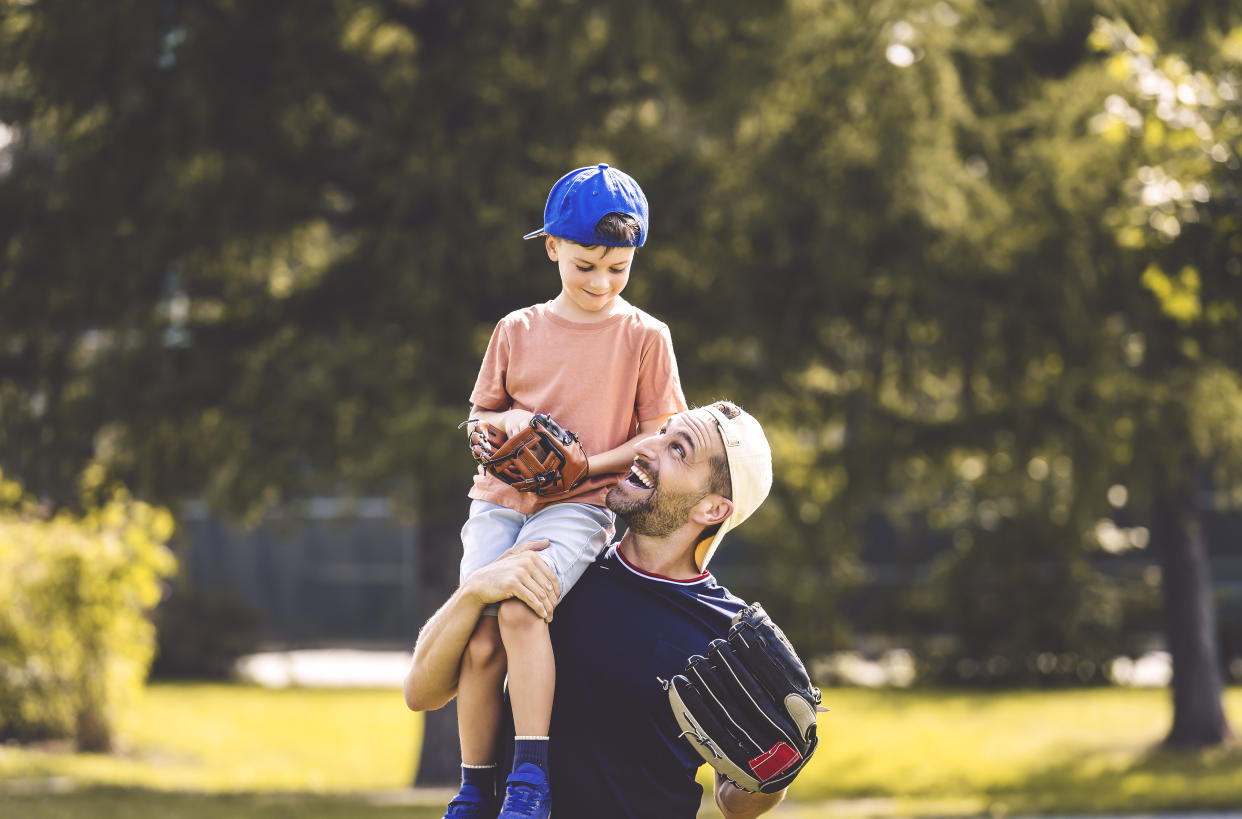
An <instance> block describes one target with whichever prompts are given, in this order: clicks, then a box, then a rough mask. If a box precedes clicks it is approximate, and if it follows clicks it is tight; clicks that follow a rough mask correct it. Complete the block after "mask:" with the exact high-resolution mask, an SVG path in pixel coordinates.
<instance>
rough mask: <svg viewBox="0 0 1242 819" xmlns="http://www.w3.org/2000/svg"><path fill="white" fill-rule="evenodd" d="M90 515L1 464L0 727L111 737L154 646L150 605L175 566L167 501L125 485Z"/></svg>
mask: <svg viewBox="0 0 1242 819" xmlns="http://www.w3.org/2000/svg"><path fill="white" fill-rule="evenodd" d="M101 477H102V470H101V469H99V468H92V469H88V471H87V472H86V474H85V483H86V488H87V490H88V492H87V496H86V501H85V505H86V507H87V511H86V512H85V513H83V514H82V515H74V514H71V513H68V512H61V513H58V514H55V515H49V514H48V512H47V509H46V508H45V507H43V506H41V505H40V504H39V503H37V502H36V501H35V500H34V499H32V498H30V497H28V496H26V495H25V493H24V492H23V490H22V487H21V486H20V485H19V484H18V483H17V482H15V481H12V480H9V479H7V478H5V477H4V476H3V475H0V578H3V580H2V581H0V736H3V737H6V738H16V739H20V740H31V739H46V738H60V737H71V738H73V739H74V741H75V742H76V744H77V747H78V748H79V749H80V750H84V751H107V750H110V749H111V747H112V738H113V726H114V724H115V717H116V714H117V713H118V712H120V711H121V710H122V709H124V708H125V707H126V706H127V705H128V704H129V703H130V702H132V700H133V698H134V697H135V696H136V695H137V694H138V693H139V692H140V691H141V688H142V684H143V682H144V681H145V680H146V676H147V669H148V668H149V667H150V664H151V659H152V656H153V653H154V648H155V628H154V626H153V625H152V623H151V620H150V612H151V609H152V608H154V606H155V604H156V603H158V602H159V600H160V596H161V593H162V585H161V583H162V581H163V580H164V579H165V578H166V577H168V576H169V575H170V574H171V573H172V572H173V571H174V569H175V566H176V562H175V560H174V558H173V555H172V552H171V551H169V549H168V548H167V547H166V546H165V544H166V542H167V541H168V539H169V537H170V536H171V535H172V531H173V519H172V516H171V515H170V514H169V513H168V511H167V510H165V509H160V508H158V507H153V506H149V505H147V504H145V503H141V502H138V501H135V500H133V499H132V498H130V497H129V496H128V495H127V494H126V493H124V492H116V493H113V494H111V495H110V496H106V497H100V498H99V499H98V500H96V499H95V496H96V495H99V493H98V492H97V491H96V490H97V489H98V487H97V486H96V485H95V482H96V481H98V480H99V479H100V478H101Z"/></svg>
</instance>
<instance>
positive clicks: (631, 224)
mask: <svg viewBox="0 0 1242 819" xmlns="http://www.w3.org/2000/svg"><path fill="white" fill-rule="evenodd" d="M641 233H642V228H640V227H639V225H638V220H637V219H635V218H634V217H633V216H627V215H626V214H624V213H606V214H604V217H603V218H602V219H600V220H599V221H598V222H596V223H595V235H596V236H599V238H601V239H605V240H607V241H609V242H619V243H620V244H621V245H622V246H623V247H629V246H631V245H634V244H635V243H636V242H637V241H638V237H639V236H640V235H641ZM558 238H560V237H558ZM562 241H565V242H573V244H575V245H579V246H581V247H585V248H593V247H598V245H587V244H583V243H582V242H576V241H574V240H573V239H563V238H562Z"/></svg>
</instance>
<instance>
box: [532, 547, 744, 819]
mask: <svg viewBox="0 0 1242 819" xmlns="http://www.w3.org/2000/svg"><path fill="white" fill-rule="evenodd" d="M745 605H746V604H745V603H744V602H743V601H742V600H740V599H738V598H737V597H735V596H733V595H732V594H731V593H730V592H729V590H728V589H725V588H724V587H722V586H720V585H719V584H718V583H717V582H716V579H715V578H714V577H713V576H712V575H711V574H710V573H707V572H704V573H703V574H702V575H701V576H699V577H698V578H695V579H694V580H689V581H678V580H670V579H668V578H664V577H659V576H657V575H652V574H648V573H646V572H643V571H641V570H639V569H637V568H635V567H634V566H632V565H630V564H629V563H627V562H626V561H625V559H624V558H623V557H622V556H621V555H620V553H619V552H618V551H617V549H616V547H615V546H613V547H609V548H608V549H606V550H605V551H604V553H603V554H602V555H601V556H600V558H599V559H598V560H597V561H596V562H595V563H594V564H592V565H591V566H590V568H588V569H587V571H586V573H585V574H584V575H583V576H582V579H581V580H579V581H578V583H577V585H575V586H574V588H573V589H572V590H571V591H570V593H569V594H568V595H566V596H565V599H564V600H563V601H561V603H560V605H559V606H557V609H556V614H555V616H554V618H553V620H552V625H551V635H552V646H553V649H554V651H555V654H556V699H555V701H554V704H553V709H552V730H551V734H550V736H551V744H550V747H549V753H550V757H549V765H550V768H551V771H550V773H551V780H552V806H553V809H554V813H555V814H556V815H557V816H558V817H561V819H613V818H614V817H616V819H629V818H630V817H642V818H643V819H651V817H660V819H680V817H685V819H693V817H694V816H695V815H696V814H697V813H698V810H699V807H700V804H701V802H702V798H703V789H702V787H700V786H699V784H698V783H697V782H696V781H695V779H694V777H695V772H696V770H697V769H698V767H699V766H700V765H701V764H702V762H703V760H702V759H701V758H700V757H699V755H698V754H697V753H695V751H694V750H693V749H692V748H691V747H690V744H689V743H688V742H687V741H686V740H685V739H683V738H681V737H680V733H681V729H680V728H679V727H678V726H677V722H676V720H674V718H673V714H672V709H671V708H670V707H669V703H668V694H667V693H666V692H665V690H664V688H663V687H662V686H661V685H660V682H659V679H665V680H667V679H669V678H670V677H672V676H673V675H674V674H678V673H680V672H681V670H682V669H683V668H684V667H685V664H686V660H687V659H688V658H689V657H690V655H692V654H705V653H706V652H707V645H708V643H710V642H711V641H712V640H713V639H715V638H717V637H724V636H725V635H726V634H727V633H728V630H729V625H730V623H731V621H732V619H733V616H734V615H735V614H737V613H738V612H739V611H741V610H742V609H743V608H744V607H745Z"/></svg>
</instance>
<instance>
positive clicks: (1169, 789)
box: [988, 746, 1242, 815]
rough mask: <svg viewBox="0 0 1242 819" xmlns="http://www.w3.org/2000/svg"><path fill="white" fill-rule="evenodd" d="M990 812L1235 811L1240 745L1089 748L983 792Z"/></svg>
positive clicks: (1240, 795) (1240, 782)
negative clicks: (1132, 749)
mask: <svg viewBox="0 0 1242 819" xmlns="http://www.w3.org/2000/svg"><path fill="white" fill-rule="evenodd" d="M988 796H989V797H990V798H991V800H992V808H991V812H992V813H993V814H994V815H995V814H996V813H998V812H1000V813H1005V812H1009V813H1028V814H1048V813H1061V814H1065V813H1084V814H1091V813H1108V812H1130V811H1133V810H1134V809H1135V806H1139V805H1141V806H1142V810H1143V812H1144V813H1154V812H1163V811H1204V810H1208V811H1210V810H1225V811H1238V810H1239V809H1240V806H1242V748H1240V747H1238V746H1234V747H1231V748H1215V749H1210V750H1205V751H1175V750H1168V749H1165V748H1163V747H1159V746H1157V747H1155V748H1152V749H1150V750H1148V751H1147V752H1146V753H1144V754H1141V755H1139V756H1138V757H1135V756H1134V755H1133V752H1128V753H1127V752H1120V751H1119V752H1117V753H1112V754H1110V753H1108V752H1101V751H1099V750H1095V751H1092V752H1089V753H1087V752H1084V753H1078V754H1073V755H1070V756H1068V757H1067V758H1066V759H1063V760H1061V761H1060V762H1058V763H1057V764H1056V765H1052V766H1049V767H1047V768H1045V769H1044V770H1042V771H1039V772H1038V773H1035V774H1034V775H1032V776H1030V777H1028V778H1026V779H1025V780H1024V781H1023V782H1022V783H1020V784H1019V785H1017V786H1015V787H1013V788H1005V789H998V790H995V791H991V792H989V793H988Z"/></svg>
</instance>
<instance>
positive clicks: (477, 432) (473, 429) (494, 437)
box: [466, 420, 505, 463]
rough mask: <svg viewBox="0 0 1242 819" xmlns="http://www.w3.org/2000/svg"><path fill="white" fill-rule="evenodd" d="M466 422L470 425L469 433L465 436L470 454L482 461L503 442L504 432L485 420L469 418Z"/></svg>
mask: <svg viewBox="0 0 1242 819" xmlns="http://www.w3.org/2000/svg"><path fill="white" fill-rule="evenodd" d="M466 423H467V424H469V425H470V427H469V429H470V433H469V435H468V436H467V440H468V441H469V445H470V454H471V455H472V456H473V457H474V459H475V460H476V461H478V462H479V463H483V462H484V461H486V460H487V459H488V458H490V457H492V455H493V454H494V453H495V452H496V448H497V447H499V446H500V445H501V444H503V443H504V442H505V434H504V432H503V431H502V430H500V429H498V428H496V427H494V426H492V425H491V424H489V423H487V422H486V421H476V420H470V421H466Z"/></svg>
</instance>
